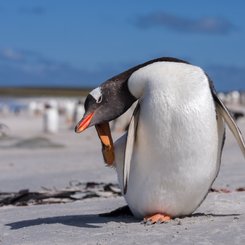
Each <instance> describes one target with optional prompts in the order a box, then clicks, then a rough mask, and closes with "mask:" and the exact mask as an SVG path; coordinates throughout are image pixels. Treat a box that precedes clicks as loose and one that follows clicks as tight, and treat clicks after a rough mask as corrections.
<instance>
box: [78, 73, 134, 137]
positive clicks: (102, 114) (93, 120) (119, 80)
mask: <svg viewBox="0 0 245 245" xmlns="http://www.w3.org/2000/svg"><path fill="white" fill-rule="evenodd" d="M129 76H130V74H128V73H127V72H124V73H122V74H120V75H118V76H116V77H113V78H111V79H109V80H107V81H106V82H104V83H102V84H101V85H100V86H99V87H97V88H95V89H93V90H92V91H91V92H90V93H89V94H88V96H87V98H86V100H85V103H84V108H85V113H84V116H83V118H82V119H81V120H80V121H79V122H78V124H77V125H76V127H75V132H76V133H80V132H82V131H84V130H85V129H86V128H88V127H91V126H94V125H96V124H100V123H104V122H109V121H111V120H113V119H115V118H117V117H119V116H120V115H122V114H123V113H124V112H126V110H127V109H128V108H129V107H130V106H131V105H132V104H133V103H134V101H135V100H136V98H135V97H134V96H133V95H132V94H131V93H130V91H129V89H128V78H129Z"/></svg>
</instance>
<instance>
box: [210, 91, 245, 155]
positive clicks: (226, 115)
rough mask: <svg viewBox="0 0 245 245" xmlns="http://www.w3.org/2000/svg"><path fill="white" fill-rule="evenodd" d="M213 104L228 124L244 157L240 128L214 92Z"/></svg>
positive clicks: (243, 144)
mask: <svg viewBox="0 0 245 245" xmlns="http://www.w3.org/2000/svg"><path fill="white" fill-rule="evenodd" d="M213 97H214V101H215V105H216V108H217V112H218V113H220V115H221V116H222V117H223V119H224V120H225V122H226V124H227V125H228V127H229V129H230V130H231V132H232V133H233V135H234V137H235V138H236V140H237V143H238V144H239V146H240V149H241V151H242V153H243V155H244V157H245V143H244V139H243V136H242V133H241V131H240V129H239V128H238V126H237V124H236V123H235V121H234V119H233V118H232V116H231V114H230V113H229V111H228V109H227V108H226V106H225V105H224V104H223V102H222V101H221V100H220V99H219V98H218V96H217V95H216V94H213Z"/></svg>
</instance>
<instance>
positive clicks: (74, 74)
mask: <svg viewBox="0 0 245 245" xmlns="http://www.w3.org/2000/svg"><path fill="white" fill-rule="evenodd" d="M115 73H117V70H116V68H115V69H114V68H112V67H111V66H110V65H109V64H108V65H106V66H101V67H100V68H99V69H98V70H96V71H91V70H87V69H79V68H76V67H74V66H72V65H71V64H69V63H67V62H60V61H55V60H52V59H49V58H47V57H45V56H43V55H42V54H40V53H38V52H33V51H30V50H17V49H13V48H5V49H0V86H22V87H23V86H34V87H35V86H43V87H55V86H58V87H94V86H96V85H98V84H99V83H101V82H103V81H104V80H106V79H107V78H108V77H111V76H112V75H113V74H115Z"/></svg>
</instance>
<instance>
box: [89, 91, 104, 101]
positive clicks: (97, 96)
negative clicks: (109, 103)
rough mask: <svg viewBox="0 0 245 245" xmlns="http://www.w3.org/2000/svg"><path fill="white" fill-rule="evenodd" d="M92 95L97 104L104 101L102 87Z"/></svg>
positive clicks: (92, 92) (91, 93)
mask: <svg viewBox="0 0 245 245" xmlns="http://www.w3.org/2000/svg"><path fill="white" fill-rule="evenodd" d="M90 95H91V96H93V98H94V99H95V101H96V103H100V102H101V100H102V93H101V87H98V88H95V89H93V90H92V91H91V92H90Z"/></svg>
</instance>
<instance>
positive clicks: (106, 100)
mask: <svg viewBox="0 0 245 245" xmlns="http://www.w3.org/2000/svg"><path fill="white" fill-rule="evenodd" d="M134 102H135V103H136V104H137V105H136V108H135V110H134V113H133V116H132V119H131V121H130V124H129V128H128V131H127V133H125V134H124V135H123V136H122V137H121V138H119V140H117V142H116V143H115V164H114V165H115V167H116V171H117V174H118V180H119V184H120V187H121V189H122V192H123V194H124V197H125V199H126V201H127V203H128V205H129V208H130V210H131V211H132V213H133V214H134V215H135V216H136V217H139V218H144V221H145V222H151V223H155V222H164V221H167V220H169V219H171V218H173V217H181V216H185V215H190V214H191V213H193V212H194V211H195V210H196V209H197V208H198V206H199V205H200V204H201V203H202V202H203V200H204V199H205V197H206V196H207V193H208V191H209V189H210V187H211V185H212V183H213V182H214V180H215V178H216V176H217V174H218V172H219V168H220V161H221V153H222V148H223V144H224V136H225V128H224V123H227V124H228V126H229V128H230V129H231V131H232V132H233V134H234V136H235V137H236V139H237V141H238V143H239V145H240V148H241V150H242V152H243V154H244V155H245V146H244V140H243V138H242V135H241V133H240V131H239V129H238V127H237V126H236V124H235V122H234V120H233V119H232V117H231V116H230V114H229V112H228V110H227V109H226V107H225V106H224V104H223V103H222V102H221V100H220V99H219V98H218V96H217V94H216V92H215V89H214V87H213V83H212V81H211V80H210V78H209V77H208V76H207V74H206V73H205V72H204V71H203V70H202V69H201V68H200V67H197V66H194V65H191V64H189V63H187V62H185V61H183V60H179V59H175V58H169V57H165V58H158V59H155V60H151V61H148V62H146V63H144V64H140V65H138V66H136V67H133V68H131V69H129V70H127V71H125V72H123V73H121V74H119V75H117V76H114V77H112V78H111V79H109V80H107V81H106V82H104V83H103V84H101V85H100V86H99V87H97V88H95V89H94V90H93V91H91V92H90V94H89V95H88V96H87V98H86V101H85V114H84V116H83V118H82V120H81V121H80V122H79V123H78V124H77V126H76V129H75V131H76V132H77V133H79V132H82V131H83V130H85V129H86V128H88V127H91V126H96V127H100V125H104V124H106V123H107V122H109V121H111V120H113V119H115V118H117V117H118V116H120V115H121V114H123V113H124V112H125V111H127V110H128V108H130V107H131V105H132V104H133V103H134ZM106 131H107V132H106ZM98 132H102V133H101V134H103V135H101V138H102V137H105V135H106V134H108V135H109V134H110V132H108V129H106V128H105V127H104V128H103V130H99V131H98ZM99 135H100V133H99ZM108 145H109V144H108Z"/></svg>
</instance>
